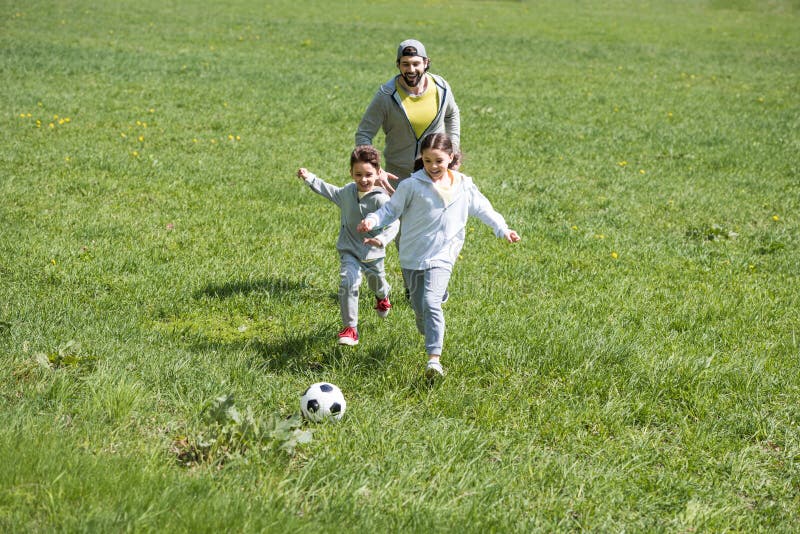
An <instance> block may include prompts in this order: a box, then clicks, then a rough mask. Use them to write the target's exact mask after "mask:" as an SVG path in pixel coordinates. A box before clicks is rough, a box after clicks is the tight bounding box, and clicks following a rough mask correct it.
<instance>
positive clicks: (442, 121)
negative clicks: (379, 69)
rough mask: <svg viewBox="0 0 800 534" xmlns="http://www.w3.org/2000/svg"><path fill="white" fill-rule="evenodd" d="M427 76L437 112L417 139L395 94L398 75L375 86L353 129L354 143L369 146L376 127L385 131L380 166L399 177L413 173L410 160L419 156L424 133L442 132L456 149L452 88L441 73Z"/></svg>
mask: <svg viewBox="0 0 800 534" xmlns="http://www.w3.org/2000/svg"><path fill="white" fill-rule="evenodd" d="M429 74H430V73H429ZM430 76H431V78H432V79H433V82H434V84H435V85H436V89H437V90H438V91H439V96H440V97H439V111H438V112H437V113H436V118H435V119H434V120H433V122H432V123H431V124H430V126H428V128H427V129H426V130H425V132H423V134H422V136H421V137H420V138H417V136H416V134H415V133H414V129H413V128H412V127H411V122H410V121H409V120H408V116H407V115H406V112H405V110H404V109H403V105H402V104H401V100H400V95H398V94H397V86H396V83H397V78H398V76H395V77H394V78H392V79H391V80H389V81H388V82H386V83H385V84H383V85H382V86H381V87H380V89H378V92H377V93H375V96H374V97H373V99H372V102H370V104H369V106H367V110H366V111H365V112H364V116H363V117H362V119H361V123H360V124H359V125H358V130H357V131H356V145H372V139H373V138H374V137H375V135H376V134H377V133H378V130H379V129H380V128H383V132H384V133H385V134H386V147H385V148H384V150H383V161H384V167H385V168H386V170H387V171H388V172H390V173H392V174H394V175H396V176H397V177H398V178H399V179H401V180H402V179H404V178H407V177H409V176H411V174H412V173H413V172H414V160H415V159H417V156H418V155H419V143H420V142H421V141H422V139H424V138H425V136H426V135H428V134H431V133H438V132H444V133H446V134H447V135H448V136H449V137H450V140H451V141H452V142H453V148H454V149H455V150H456V151H458V146H459V141H460V138H461V115H460V112H459V110H458V105H456V101H455V98H454V97H453V91H452V90H451V89H450V85H449V84H448V83H447V81H445V79H444V78H442V77H441V76H438V75H436V74H430ZM431 89H433V88H431ZM429 90H430V89H429Z"/></svg>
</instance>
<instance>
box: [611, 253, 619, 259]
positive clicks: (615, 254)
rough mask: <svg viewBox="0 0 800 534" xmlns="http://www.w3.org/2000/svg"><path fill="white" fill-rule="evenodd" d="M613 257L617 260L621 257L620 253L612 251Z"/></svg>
mask: <svg viewBox="0 0 800 534" xmlns="http://www.w3.org/2000/svg"><path fill="white" fill-rule="evenodd" d="M611 258H612V259H615V260H616V259H617V258H619V254H617V253H616V252H612V253H611Z"/></svg>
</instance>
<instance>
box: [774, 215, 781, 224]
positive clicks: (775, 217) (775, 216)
mask: <svg viewBox="0 0 800 534" xmlns="http://www.w3.org/2000/svg"><path fill="white" fill-rule="evenodd" d="M772 220H773V221H775V222H777V221H780V220H781V218H780V217H778V216H777V215H773V216H772Z"/></svg>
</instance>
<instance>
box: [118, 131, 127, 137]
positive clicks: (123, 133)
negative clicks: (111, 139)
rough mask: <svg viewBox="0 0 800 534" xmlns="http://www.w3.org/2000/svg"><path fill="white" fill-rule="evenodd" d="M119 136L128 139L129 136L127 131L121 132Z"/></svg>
mask: <svg viewBox="0 0 800 534" xmlns="http://www.w3.org/2000/svg"><path fill="white" fill-rule="evenodd" d="M119 136H120V137H122V138H123V139H126V138H127V137H128V136H127V134H126V133H125V132H120V133H119Z"/></svg>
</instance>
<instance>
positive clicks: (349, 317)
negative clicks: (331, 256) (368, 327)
mask: <svg viewBox="0 0 800 534" xmlns="http://www.w3.org/2000/svg"><path fill="white" fill-rule="evenodd" d="M340 259H341V263H340V266H339V310H340V311H341V313H342V324H343V325H344V326H351V327H353V328H356V327H357V325H358V288H359V286H360V285H361V262H360V261H358V258H356V257H355V256H352V255H350V254H341V255H340Z"/></svg>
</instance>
